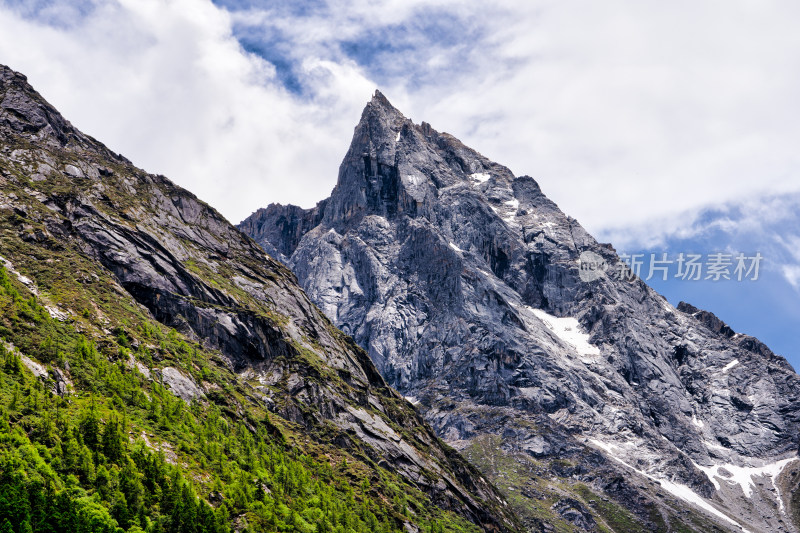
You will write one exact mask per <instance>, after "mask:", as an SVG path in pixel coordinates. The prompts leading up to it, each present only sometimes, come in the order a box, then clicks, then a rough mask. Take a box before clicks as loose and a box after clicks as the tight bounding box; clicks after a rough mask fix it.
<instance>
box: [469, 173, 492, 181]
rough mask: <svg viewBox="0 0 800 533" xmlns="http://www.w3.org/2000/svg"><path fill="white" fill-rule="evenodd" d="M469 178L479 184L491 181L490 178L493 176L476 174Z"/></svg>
mask: <svg viewBox="0 0 800 533" xmlns="http://www.w3.org/2000/svg"><path fill="white" fill-rule="evenodd" d="M469 177H470V179H472V180H473V181H477V182H478V183H486V182H487V181H489V178H490V177H491V176H489V174H487V173H486V172H475V173H474V174H470V175H469Z"/></svg>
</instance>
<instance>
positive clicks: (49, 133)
mask: <svg viewBox="0 0 800 533" xmlns="http://www.w3.org/2000/svg"><path fill="white" fill-rule="evenodd" d="M0 184H1V185H2V189H0V209H2V211H3V216H4V217H5V218H4V219H3V221H4V227H7V229H8V231H7V234H8V236H9V239H10V240H9V241H4V244H6V242H11V243H12V244H13V246H9V251H8V253H9V255H8V257H9V258H12V259H14V260H16V259H17V258H23V259H24V258H30V257H31V255H32V253H33V252H35V251H36V250H37V249H47V250H49V251H61V252H63V253H62V254H61V256H59V255H58V254H55V259H51V260H52V261H61V260H62V258H66V257H72V256H73V255H74V256H75V257H80V259H81V261H85V262H87V263H89V264H91V265H92V268H96V269H97V270H96V271H97V272H99V273H100V275H98V274H97V273H95V272H94V271H88V272H87V271H76V272H70V271H67V272H69V275H70V276H72V275H74V276H75V277H76V279H75V280H74V283H76V284H83V285H85V286H91V285H92V284H94V283H98V284H104V285H107V286H110V287H111V289H112V290H113V291H114V292H115V294H116V295H117V297H118V298H119V300H120V306H122V308H124V309H125V310H126V312H128V313H132V314H134V315H135V314H137V313H145V314H147V316H148V317H154V318H155V319H157V320H158V321H160V322H161V323H163V324H165V325H167V326H170V327H172V328H175V330H177V331H178V332H180V333H182V334H183V335H185V336H186V337H188V338H189V339H194V340H196V341H198V342H200V343H202V344H203V345H204V346H205V347H206V348H207V349H209V350H212V351H214V352H215V353H217V354H218V357H219V360H220V362H221V364H224V365H225V366H227V367H228V368H229V369H232V370H233V371H235V372H236V373H238V376H239V379H240V380H241V382H242V383H246V384H247V385H248V387H251V389H252V391H253V394H254V395H257V396H259V397H260V398H261V400H262V401H263V402H264V403H263V407H266V408H268V409H270V410H271V411H272V412H273V413H274V414H275V415H277V416H280V417H282V418H284V419H286V420H287V421H289V422H287V424H289V423H291V424H292V426H293V427H295V426H296V427H297V428H298V431H300V432H301V434H302V435H304V440H305V441H306V442H312V441H319V442H324V443H326V444H331V443H336V444H338V445H339V446H342V447H345V448H347V449H348V450H349V451H350V452H351V453H352V454H353V455H355V456H358V457H359V458H361V459H362V460H363V461H365V464H369V465H370V466H369V467H368V468H371V469H372V468H374V475H376V476H380V475H383V474H380V469H381V468H383V469H384V470H386V471H391V472H394V473H399V474H400V475H401V476H403V477H405V479H406V480H407V481H408V482H409V483H411V484H413V485H414V486H416V487H418V488H419V489H420V490H421V491H422V493H424V494H426V495H427V497H428V498H429V502H432V504H434V505H438V506H439V507H441V508H442V509H445V510H451V511H454V512H455V513H458V514H459V515H461V516H463V517H465V518H466V519H468V520H471V521H472V522H474V523H476V524H478V525H479V526H481V527H482V528H483V529H485V530H487V531H497V532H499V531H513V530H515V519H514V517H513V516H512V515H511V514H510V513H509V512H508V511H507V510H505V509H504V506H503V505H502V504H501V498H500V496H499V495H498V494H497V492H496V490H495V489H494V487H493V486H492V485H491V484H489V483H488V482H487V481H486V480H484V479H483V478H481V476H480V475H479V474H478V473H477V471H476V470H475V469H474V468H472V467H471V466H470V465H468V464H467V463H466V462H465V461H464V460H463V459H462V458H461V457H460V456H458V454H457V453H455V452H454V451H453V450H452V449H450V448H449V447H446V446H444V445H443V444H442V443H441V441H439V440H438V439H437V438H436V436H435V435H434V433H433V431H432V430H431V428H429V427H428V426H427V425H426V424H425V422H424V421H423V420H422V419H421V418H420V416H419V414H418V413H417V412H416V411H415V410H414V408H413V407H412V406H411V405H410V404H408V403H407V402H406V401H405V400H404V399H403V398H402V397H401V396H400V395H398V394H397V392H395V391H393V390H392V389H390V388H389V387H388V386H387V385H386V383H385V381H384V380H383V378H382V377H381V376H380V374H379V373H378V371H377V370H376V369H375V367H374V365H373V364H372V362H371V361H370V359H369V357H368V356H367V354H366V353H365V352H364V351H363V350H362V349H361V348H359V347H358V346H357V345H356V344H354V343H353V342H352V340H351V339H349V338H347V337H346V336H345V335H343V334H342V333H341V332H340V331H338V330H337V329H336V328H335V327H334V326H333V325H332V324H331V323H330V321H329V320H328V319H327V318H326V317H325V316H324V315H323V314H322V313H321V312H320V311H319V310H318V309H317V307H315V306H314V305H313V304H312V303H311V301H310V300H309V299H308V298H307V296H306V295H305V293H304V292H303V291H302V290H301V288H300V287H299V286H298V285H297V281H296V278H295V277H294V275H293V274H292V273H291V272H290V271H289V270H287V269H286V268H285V267H284V266H283V265H281V264H280V263H279V262H277V261H275V260H273V259H271V258H270V257H269V256H268V255H266V254H265V253H264V251H263V250H262V249H261V248H259V247H258V246H257V245H256V244H255V243H254V242H253V241H252V240H251V239H249V238H247V237H246V236H245V235H244V234H242V233H241V232H239V231H238V230H237V229H236V228H235V227H233V226H231V225H230V224H229V223H228V222H227V221H226V220H225V219H224V218H223V217H222V216H221V215H220V214H219V213H217V212H216V211H215V210H214V209H212V208H211V207H209V206H208V205H206V204H204V203H203V202H201V201H200V200H198V199H197V198H196V197H195V196H194V195H192V194H191V193H189V192H187V191H185V190H183V189H181V188H179V187H177V186H175V185H174V184H173V183H171V182H170V181H169V180H168V179H166V178H165V177H163V176H157V175H152V174H148V173H146V172H144V171H142V170H140V169H138V168H136V167H134V166H133V165H132V164H131V163H130V162H128V161H127V160H126V159H125V158H123V157H122V156H119V155H117V154H114V153H112V152H111V151H109V150H108V149H107V148H106V147H105V146H103V145H102V144H100V143H99V142H97V141H96V140H94V139H92V138H91V137H88V136H86V135H84V134H83V133H81V132H79V131H77V130H76V129H75V128H73V127H72V126H71V125H70V124H69V122H67V121H66V120H65V119H64V118H63V117H61V115H60V114H59V113H58V112H57V111H56V110H55V109H54V108H53V107H52V106H50V105H49V104H48V103H47V102H46V101H44V99H43V98H42V97H41V96H40V95H39V94H38V93H36V92H35V91H34V90H33V89H32V88H31V87H30V86H29V85H28V83H27V81H26V79H25V77H24V76H22V75H20V74H18V73H15V72H13V71H11V70H10V69H8V68H7V67H2V66H0ZM293 212H294V213H295V215H296V214H297V213H298V212H297V211H296V210H295V211H293ZM293 216H294V215H292V214H291V213H289V214H288V215H287V216H286V217H284V218H283V219H281V220H282V221H283V222H281V225H280V228H282V231H285V232H288V233H294V234H295V235H297V236H298V238H299V236H300V235H302V234H303V233H304V232H305V231H306V230H307V229H308V227H310V226H311V225H313V224H316V223H317V222H318V221H319V220H318V219H317V218H315V216H314V215H313V213H312V214H310V215H308V217H306V215H305V214H302V216H300V217H299V218H298V217H295V218H292V217H293ZM292 228H294V229H292ZM290 240H291V239H290ZM19 243H23V244H19ZM37 247H39V248H37ZM282 249H286V248H282ZM287 250H288V249H287ZM32 251H33V252H32ZM69 254H73V255H69ZM3 255H4V256H5V255H6V250H3ZM65 262H66V260H65ZM71 268H76V267H74V266H71ZM51 281H52V280H51ZM89 294H91V293H89ZM65 305H67V304H65ZM86 305H90V303H86ZM67 311H68V313H67V312H65V315H64V316H65V317H68V316H70V314H71V315H72V316H78V315H80V314H81V313H84V312H85V313H89V312H90V311H89V310H88V309H80V308H77V309H67ZM100 320H101V321H102V320H103V319H102V317H100ZM109 333H110V332H109ZM123 357H125V359H127V358H128V356H127V355H125V356H123ZM128 364H130V361H128ZM132 366H133V365H132ZM163 366H164V367H163V368H161V369H160V370H159V369H158V368H154V369H153V370H154V371H155V372H152V373H151V372H150V370H149V369H146V372H143V374H145V375H150V378H151V379H161V380H162V382H163V384H164V385H165V386H166V388H167V390H170V391H172V392H173V393H174V394H176V395H177V396H179V397H181V398H183V399H184V400H186V401H209V399H210V400H211V401H214V402H219V403H220V404H222V405H223V406H225V407H228V406H230V405H234V404H235V402H234V400H233V399H231V398H226V397H225V395H224V394H222V393H221V392H220V391H218V390H215V391H213V393H214V394H213V398H206V393H204V391H203V390H202V389H201V385H202V384H198V383H196V382H195V381H194V380H193V379H191V378H190V377H189V376H187V375H185V374H184V373H182V372H180V371H179V370H177V369H176V368H173V367H171V366H169V365H163ZM207 396H209V397H210V396H211V391H208V394H207ZM377 465H380V466H377Z"/></svg>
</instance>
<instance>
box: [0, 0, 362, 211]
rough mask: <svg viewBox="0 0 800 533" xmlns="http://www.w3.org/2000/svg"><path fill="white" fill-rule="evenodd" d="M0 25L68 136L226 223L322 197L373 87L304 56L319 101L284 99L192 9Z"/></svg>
mask: <svg viewBox="0 0 800 533" xmlns="http://www.w3.org/2000/svg"><path fill="white" fill-rule="evenodd" d="M0 27H2V28H4V30H3V32H2V34H0V58H2V59H0V60H1V61H3V62H7V63H8V64H9V65H10V66H11V67H12V68H14V69H16V70H19V71H21V72H23V73H24V74H26V75H27V76H28V78H29V81H30V82H31V84H32V85H34V87H36V88H37V89H38V90H39V91H40V92H41V93H43V95H44V96H45V97H46V98H47V99H48V100H49V101H50V102H51V103H53V105H55V106H56V107H57V108H58V109H59V110H60V111H61V112H62V113H64V115H65V116H66V117H67V118H68V119H70V120H71V121H72V122H73V123H74V124H75V125H76V126H77V127H79V128H80V129H81V130H83V131H84V132H86V133H88V134H90V135H93V136H95V137H97V138H98V139H100V140H101V141H103V142H105V143H106V144H108V145H109V147H110V148H111V149H113V150H115V151H120V152H122V153H124V155H126V156H127V157H128V158H129V159H131V160H132V161H134V162H135V163H136V164H137V165H139V166H142V167H144V168H145V169H147V170H149V171H151V172H158V173H162V174H165V175H167V176H168V177H170V178H172V179H173V180H175V181H176V182H178V183H179V184H181V185H183V186H185V187H187V188H189V189H190V190H192V191H193V192H195V193H196V194H198V196H200V197H201V198H202V199H204V200H206V201H208V202H209V203H211V204H212V205H214V206H215V207H217V208H218V209H220V211H222V212H223V214H225V215H226V216H228V217H229V218H230V219H231V220H232V221H233V222H238V221H239V220H241V219H242V218H244V217H245V216H246V215H248V214H249V213H250V212H251V211H253V210H255V209H256V208H258V207H263V206H265V205H266V204H267V203H269V202H271V201H279V200H280V201H283V202H294V203H301V204H304V205H308V204H310V203H313V202H314V201H315V200H319V199H321V198H322V197H323V196H324V195H325V194H326V192H327V191H328V190H329V189H330V188H331V187H332V185H333V182H334V181H335V179H336V169H337V167H338V162H337V161H338V160H339V159H340V158H341V157H342V155H343V154H344V152H345V151H346V149H347V145H348V143H349V137H350V135H351V134H352V128H353V125H354V124H353V121H354V120H357V118H358V114H359V112H360V109H361V107H362V106H363V104H364V102H365V101H366V100H367V99H368V98H369V96H370V93H371V91H372V90H373V89H374V86H373V85H372V84H371V83H369V82H366V80H365V79H364V78H363V76H360V75H359V73H358V68H357V67H356V66H355V65H353V64H333V63H330V62H327V61H324V60H319V59H315V58H309V59H308V60H307V61H306V62H305V63H304V64H303V66H302V68H304V69H305V70H306V71H307V72H308V74H309V79H313V80H316V81H315V83H316V84H317V85H316V86H315V87H314V89H315V90H314V94H315V96H314V98H311V99H308V100H301V99H299V98H298V97H296V96H293V95H291V94H290V93H288V92H287V91H286V90H285V89H283V88H282V87H281V86H280V84H279V83H277V82H276V80H275V74H274V68H273V67H272V65H270V64H269V63H267V62H265V61H264V60H263V59H261V58H259V57H257V56H255V55H252V54H247V53H245V52H244V51H243V50H242V48H241V47H240V46H239V43H238V42H237V41H236V39H235V38H234V37H233V36H232V33H231V20H230V16H229V15H228V13H227V12H225V11H224V10H220V9H218V8H216V7H214V6H213V5H212V4H211V3H210V2H204V1H199V0H174V1H167V0H120V1H118V2H112V1H105V2H101V3H99V4H98V5H97V7H96V9H95V10H94V11H92V12H91V13H90V14H89V15H88V16H87V17H85V18H83V19H78V20H75V21H72V23H71V24H69V25H67V26H66V27H62V26H56V27H53V26H47V25H42V24H39V23H37V22H34V21H31V20H26V19H23V18H21V17H19V16H17V15H16V14H15V13H14V12H13V11H11V10H8V9H0Z"/></svg>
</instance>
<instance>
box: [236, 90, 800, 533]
mask: <svg viewBox="0 0 800 533" xmlns="http://www.w3.org/2000/svg"><path fill="white" fill-rule="evenodd" d="M376 98H377V101H376ZM376 98H373V101H371V102H370V103H369V104H367V107H366V108H365V110H364V113H363V114H362V117H361V120H360V122H359V123H358V125H357V126H356V128H355V132H354V135H353V140H352V144H351V146H350V149H349V150H348V152H347V154H346V156H345V158H344V161H343V162H342V165H341V167H340V169H339V179H338V182H337V185H336V188H335V189H334V190H333V192H332V194H331V197H330V198H329V199H327V200H325V201H323V202H321V203H320V204H319V205H318V206H317V208H316V209H315V210H312V211H303V210H300V211H295V210H294V209H295V208H290V207H282V208H275V209H272V210H268V211H269V212H262V213H259V214H258V216H255V215H254V216H253V217H251V218H250V219H248V220H246V221H245V222H243V223H242V224H241V225H240V228H242V229H243V230H245V231H248V232H249V233H250V235H251V236H252V237H253V238H255V239H256V240H257V241H259V242H260V243H261V244H262V245H263V246H264V247H265V248H266V249H267V250H270V249H277V250H280V251H281V254H282V260H283V261H284V262H285V263H286V264H287V265H288V266H289V267H290V268H291V269H292V270H293V271H294V272H295V274H296V275H297V277H298V280H299V281H300V283H301V285H302V286H303V288H304V289H305V290H306V292H307V293H308V294H309V295H310V297H311V298H312V300H314V302H315V303H316V304H317V305H318V306H320V308H321V309H322V310H323V311H324V312H325V314H326V315H327V316H328V317H329V318H330V319H331V320H332V321H333V322H334V323H335V324H336V325H337V326H339V327H340V328H342V330H344V331H345V332H346V333H348V334H350V335H352V336H353V337H354V339H355V340H356V342H358V343H359V344H360V345H361V346H363V347H364V348H365V349H366V350H367V351H368V352H369V355H370V358H371V359H372V360H373V361H374V362H375V364H376V365H377V367H378V369H379V370H380V371H381V373H382V375H383V376H384V377H385V379H386V380H387V381H388V382H389V383H390V384H392V385H393V386H395V387H397V388H398V389H400V390H401V391H402V392H403V393H404V394H405V395H407V396H409V397H413V398H415V399H416V400H418V401H419V402H420V407H421V409H422V410H423V411H424V412H425V416H426V419H427V420H429V421H430V422H431V423H432V424H433V425H434V427H435V428H436V429H437V431H438V433H439V434H440V435H441V436H442V437H443V438H445V439H446V440H447V441H448V442H450V443H451V444H453V445H454V446H457V447H458V448H460V449H462V450H473V451H474V450H476V449H478V448H481V446H483V445H484V444H482V443H484V442H485V439H487V438H488V436H495V435H502V438H501V439H500V440H499V442H496V443H494V444H493V445H492V446H491V448H492V450H494V451H495V453H508V454H510V456H511V457H513V458H514V460H515V461H527V460H528V459H523V458H525V457H528V458H529V457H535V458H540V459H541V458H550V459H553V460H555V459H556V458H558V459H564V458H569V460H570V461H574V462H575V463H576V464H579V465H581V466H576V468H578V469H580V468H586V469H587V470H585V471H584V472H586V471H594V472H595V473H594V477H592V475H593V474H586V476H587V477H590V478H592V479H596V478H597V477H602V476H603V475H609V474H608V470H604V473H603V474H598V473H597V471H596V470H593V469H596V468H600V469H612V470H613V467H612V466H610V465H623V466H619V468H622V469H623V471H625V472H627V476H632V475H633V476H635V475H645V476H650V477H651V478H654V479H658V480H660V482H661V483H662V485H661V486H662V487H664V490H668V491H671V494H673V495H674V496H676V497H679V498H686V497H687V495H689V496H688V500H687V501H691V503H692V504H693V505H695V504H697V505H701V506H703V508H704V509H705V510H706V511H707V512H708V513H711V514H710V515H709V516H711V517H712V518H713V519H714V520H717V521H718V523H719V524H721V525H720V526H719V527H721V528H727V527H732V528H733V529H734V530H737V528H738V525H736V526H733V525H732V524H733V523H736V524H745V525H747V524H751V525H753V524H754V525H753V527H755V528H756V529H758V530H759V531H781V530H782V528H784V527H787V528H788V526H784V523H788V521H789V520H790V518H789V517H788V515H785V514H782V513H783V512H782V511H780V512H779V511H776V509H783V508H785V507H786V506H788V502H789V500H788V499H786V498H788V497H784V496H778V497H776V496H775V494H786V493H785V491H784V492H781V491H783V490H784V489H785V487H784V486H783V485H782V484H781V483H782V482H781V481H779V479H778V475H777V473H771V474H767V473H766V472H780V471H781V469H783V468H785V467H786V465H787V464H790V463H791V464H793V465H798V463H797V462H795V458H796V455H797V449H798V444H800V431H798V430H800V378H798V376H797V375H796V374H795V373H794V372H793V371H792V370H791V367H789V366H788V364H787V363H786V362H785V360H783V358H780V357H778V356H775V355H774V354H771V352H769V353H768V349H766V350H765V348H766V347H764V348H762V347H761V346H763V345H760V343H759V344H756V343H755V342H739V339H740V337H738V336H729V335H727V334H726V332H725V331H722V330H715V329H714V328H713V327H709V326H708V324H707V323H706V322H707V321H706V322H703V321H702V317H700V316H699V315H698V316H695V315H694V314H693V313H689V312H688V308H686V309H687V312H684V311H682V310H679V309H675V308H674V307H672V306H671V305H669V303H667V301H666V300H665V299H664V298H663V297H661V296H660V295H658V294H657V293H655V292H654V291H653V290H652V289H650V288H649V287H648V286H647V285H646V284H645V283H644V282H643V281H642V280H640V279H638V278H635V277H627V276H622V275H617V276H614V275H611V274H614V273H615V272H624V269H620V265H619V263H620V260H619V257H618V256H617V255H616V253H615V252H614V250H613V248H611V247H610V246H607V245H602V244H600V243H598V242H597V241H596V240H595V239H594V238H593V237H592V236H591V235H589V234H588V233H587V232H586V231H585V230H584V229H583V228H582V227H581V226H580V224H579V223H578V222H576V221H575V220H574V219H572V218H570V217H568V216H567V215H565V214H564V213H563V212H562V211H561V210H560V209H559V208H558V206H556V205H555V204H554V203H553V202H552V201H550V200H549V199H548V198H547V197H546V196H545V195H544V194H543V193H542V191H541V189H540V188H539V186H538V184H537V183H536V181H535V180H533V179H532V178H530V177H527V176H523V177H519V178H517V177H515V176H514V175H513V174H512V173H511V171H510V170H509V169H507V168H506V167H504V166H502V165H499V164H497V163H494V162H492V161H490V160H488V159H487V158H485V157H484V156H482V155H481V154H479V153H478V152H476V151H474V150H472V149H470V148H468V147H466V146H464V145H463V144H462V143H461V142H460V141H458V140H457V139H455V138H454V137H452V136H450V135H448V134H445V133H439V132H437V131H436V130H434V129H433V128H432V127H430V126H429V125H427V124H424V123H423V124H421V125H416V124H414V123H413V122H411V121H410V120H408V119H407V118H405V117H403V115H402V114H401V113H399V112H398V111H396V110H395V109H394V108H393V107H391V105H390V104H389V105H388V106H387V103H384V102H383V101H382V100H383V99H381V98H378V97H377V95H376ZM252 228H258V230H257V231H252ZM284 229H288V230H289V231H286V232H285V231H284ZM271 247H272V248H271ZM583 253H591V254H592V257H595V258H599V259H600V260H602V261H605V263H606V264H607V265H609V267H610V274H609V275H605V276H600V277H598V278H596V279H592V280H588V281H586V280H584V279H583V278H582V277H581V271H580V265H581V255H582V254H583ZM590 449H593V450H599V451H600V452H601V453H602V454H603V457H605V458H606V460H607V462H606V463H603V462H602V460H601V461H600V462H592V461H595V460H594V459H587V457H588V456H589V455H591V453H594V452H591V451H590ZM498 450H500V451H498ZM475 453H478V452H475ZM587 454H589V455H587ZM475 457H477V459H476V460H477V461H480V459H481V457H483V459H485V460H486V462H487V464H496V463H494V462H492V461H494V459H492V458H491V457H488V456H486V455H484V456H481V455H480V454H478V455H477V456H475ZM585 461H589V462H590V463H591V466H587V463H586V462H585ZM601 464H602V465H603V466H599V465H601ZM626 465H627V466H626ZM532 468H533V467H532ZM537 468H538V467H537ZM771 469H772V470H771ZM726 472H737V473H740V475H739V477H735V478H734V479H735V480H738V481H737V483H736V484H731V483H729V481H726V479H728V478H726ZM551 474H552V475H561V474H559V473H558V472H552V471H551ZM487 475H488V474H487ZM495 479H503V478H501V477H498V478H495ZM525 479H527V480H528V481H526V482H524V483H522V485H519V486H515V487H513V488H514V490H516V491H517V492H516V493H519V492H520V491H522V490H528V489H529V488H530V485H529V484H528V483H534V481H533V479H534V478H525ZM651 481H652V479H651V480H650V481H647V480H646V481H644V482H643V483H644V486H645V488H642V487H638V488H636V487H630V486H628V487H626V488H621V487H623V486H624V483H623V484H622V485H621V486H619V487H616V488H614V489H613V490H612V489H610V488H608V487H606V488H604V489H602V490H611V491H612V492H614V493H615V494H616V496H617V497H619V498H620V499H622V500H623V501H634V500H636V501H647V502H650V503H652V505H654V506H655V507H658V508H659V509H661V511H659V512H661V513H666V514H668V512H667V511H664V508H663V507H661V505H662V504H663V503H664V501H665V500H664V499H663V496H659V495H658V493H657V491H656V492H652V491H650V490H649V489H647V488H646V486H647V484H649V483H650V482H651ZM637 483H638V482H637ZM751 483H752V486H758V487H760V488H759V489H758V490H752V489H751V488H750V487H751ZM759 483H760V485H758V484H759ZM622 493H625V494H627V496H622V495H621V494H622ZM634 493H635V494H637V496H636V497H635V498H634V497H632V496H631V494H634ZM626 498H627V500H626ZM637 498H642V500H637ZM704 498H706V499H704ZM777 498H782V499H777ZM654 502H655V503H654ZM659 502H660V503H659ZM565 505H566V504H565ZM567 507H568V506H567ZM629 508H630V509H632V511H634V512H637V513H640V514H639V515H638V516H641V517H644V516H645V515H646V514H647V513H645V512H644V511H643V509H642V506H641V505H639V504H636V505H633V504H632V505H631V506H630V507H629ZM709 509H711V510H709ZM642 519H643V520H645V518H642ZM792 527H793V528H794V529H791V530H792V531H795V530H800V529H799V528H795V527H794V526H792ZM643 530H653V531H655V530H658V528H657V527H656V526H652V524H651V525H648V526H647V527H644V529H643ZM701 530H707V529H703V528H701Z"/></svg>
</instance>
